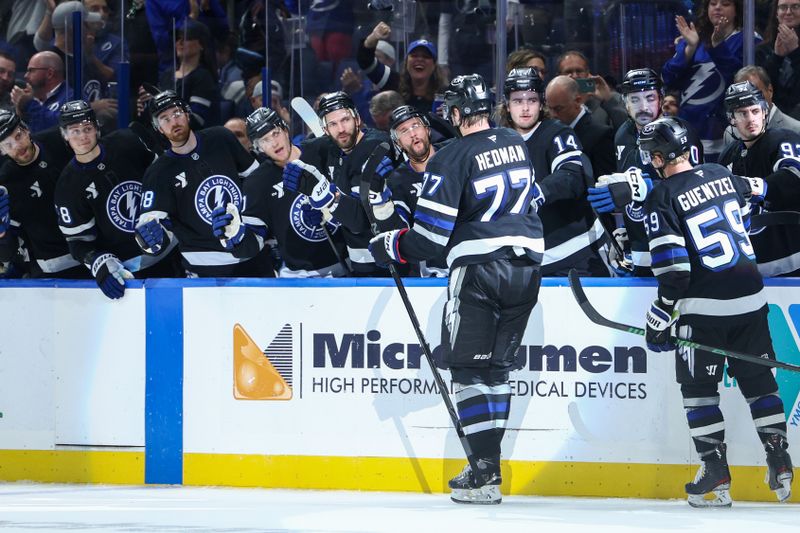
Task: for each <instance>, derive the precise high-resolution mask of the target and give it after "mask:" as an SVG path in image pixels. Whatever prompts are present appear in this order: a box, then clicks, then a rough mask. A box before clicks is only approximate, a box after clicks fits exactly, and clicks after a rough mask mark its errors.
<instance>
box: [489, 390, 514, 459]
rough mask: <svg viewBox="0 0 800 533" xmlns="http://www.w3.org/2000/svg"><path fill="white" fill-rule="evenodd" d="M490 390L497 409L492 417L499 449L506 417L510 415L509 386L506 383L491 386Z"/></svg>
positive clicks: (506, 420) (504, 431)
mask: <svg viewBox="0 0 800 533" xmlns="http://www.w3.org/2000/svg"><path fill="white" fill-rule="evenodd" d="M490 389H491V393H492V397H493V398H494V400H495V406H496V407H497V411H496V412H495V416H494V433H495V439H496V440H497V445H498V447H499V446H500V443H501V442H503V436H504V435H505V433H506V424H507V423H508V416H509V414H510V413H511V385H510V384H508V383H503V384H501V385H492V386H491V387H490ZM497 453H498V454H499V453H500V451H499V450H498V452H497Z"/></svg>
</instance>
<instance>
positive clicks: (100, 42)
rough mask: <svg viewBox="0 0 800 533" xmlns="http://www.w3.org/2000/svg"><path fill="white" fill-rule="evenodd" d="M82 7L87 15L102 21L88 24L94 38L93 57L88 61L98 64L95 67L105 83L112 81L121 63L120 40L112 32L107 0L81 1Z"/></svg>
mask: <svg viewBox="0 0 800 533" xmlns="http://www.w3.org/2000/svg"><path fill="white" fill-rule="evenodd" d="M83 5H84V7H85V8H86V11H88V12H89V13H97V14H98V15H100V18H101V19H102V20H101V21H100V22H94V23H90V24H89V27H90V28H91V30H92V31H91V34H92V35H93V38H94V45H93V47H92V49H93V50H92V51H93V52H94V55H93V56H92V57H90V58H89V59H90V60H92V61H97V62H99V64H100V65H102V66H103V67H105V68H102V67H100V65H95V67H96V68H98V70H100V69H101V68H102V70H101V72H102V73H103V75H104V76H106V79H105V81H107V82H108V81H112V80H113V79H115V77H116V72H117V66H118V65H119V63H120V61H122V40H121V39H120V37H119V36H118V35H115V34H114V33H113V32H112V31H111V28H112V21H111V10H110V9H109V7H108V0H83Z"/></svg>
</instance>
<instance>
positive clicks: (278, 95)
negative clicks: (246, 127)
mask: <svg viewBox="0 0 800 533" xmlns="http://www.w3.org/2000/svg"><path fill="white" fill-rule="evenodd" d="M270 87H271V90H270V108H271V109H273V110H275V112H276V113H278V116H279V117H281V118H282V119H283V121H284V122H286V123H287V124H289V123H290V122H291V120H292V117H291V115H290V114H289V110H288V109H286V106H284V105H283V87H281V84H280V83H278V81H277V80H271V81H270ZM263 90H264V84H263V83H261V76H258V77H257V78H256V83H255V85H253V94H252V96H250V105H251V106H252V108H253V110H256V109H258V108H259V107H262V106H263V98H262V95H263V94H264V93H263ZM248 115H249V113H248Z"/></svg>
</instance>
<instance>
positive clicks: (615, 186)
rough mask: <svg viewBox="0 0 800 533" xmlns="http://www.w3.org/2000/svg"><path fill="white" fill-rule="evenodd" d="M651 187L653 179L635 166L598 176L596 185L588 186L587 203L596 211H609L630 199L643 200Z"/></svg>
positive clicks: (625, 203)
mask: <svg viewBox="0 0 800 533" xmlns="http://www.w3.org/2000/svg"><path fill="white" fill-rule="evenodd" d="M652 188H653V180H651V179H650V178H648V177H647V175H646V174H642V171H641V170H640V169H638V168H636V167H631V168H629V169H628V170H626V171H625V172H615V173H613V174H607V175H605V176H600V178H599V179H598V180H597V186H596V187H590V188H589V189H588V192H589V203H590V204H592V208H593V209H594V210H595V211H597V212H598V213H610V212H611V211H614V209H615V208H622V207H625V206H626V205H628V204H629V203H631V202H632V201H636V202H644V201H645V199H646V198H647V194H648V193H649V192H650V190H652Z"/></svg>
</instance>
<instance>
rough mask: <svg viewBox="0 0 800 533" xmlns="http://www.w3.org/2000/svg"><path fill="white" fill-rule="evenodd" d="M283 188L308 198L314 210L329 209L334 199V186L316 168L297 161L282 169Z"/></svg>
mask: <svg viewBox="0 0 800 533" xmlns="http://www.w3.org/2000/svg"><path fill="white" fill-rule="evenodd" d="M283 186H284V187H286V188H287V189H289V190H290V191H292V192H297V193H300V194H305V195H306V196H308V199H309V201H310V202H311V207H313V208H314V209H323V208H325V207H329V206H330V205H331V204H332V203H333V200H334V198H335V197H336V185H334V184H333V183H331V182H330V181H328V179H327V178H326V177H325V176H323V175H322V173H321V172H320V171H319V170H317V169H316V167H314V166H313V165H309V164H308V163H304V162H303V161H300V160H299V159H298V160H296V161H292V162H291V163H288V164H287V165H286V167H285V168H284V169H283Z"/></svg>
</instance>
